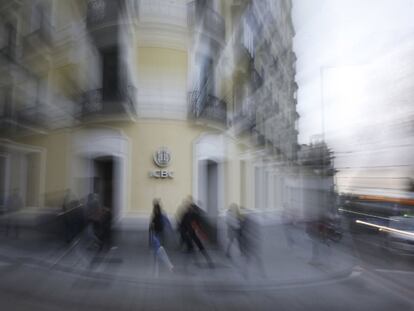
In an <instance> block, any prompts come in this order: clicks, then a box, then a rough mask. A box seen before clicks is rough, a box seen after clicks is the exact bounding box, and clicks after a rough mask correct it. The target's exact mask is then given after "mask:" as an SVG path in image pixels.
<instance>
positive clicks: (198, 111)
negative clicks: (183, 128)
mask: <svg viewBox="0 0 414 311" xmlns="http://www.w3.org/2000/svg"><path fill="white" fill-rule="evenodd" d="M188 103H189V115H190V117H191V118H193V119H196V120H206V121H212V122H215V123H219V124H222V125H227V105H226V102H225V101H223V100H221V99H219V98H217V97H216V96H213V95H211V94H208V93H207V92H205V91H193V92H190V93H189V94H188Z"/></svg>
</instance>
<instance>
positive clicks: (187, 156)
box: [120, 120, 208, 213]
mask: <svg viewBox="0 0 414 311" xmlns="http://www.w3.org/2000/svg"><path fill="white" fill-rule="evenodd" d="M120 128H121V129H122V130H123V132H124V133H125V135H126V136H127V137H128V138H129V141H130V144H131V146H130V147H131V148H130V168H131V169H130V174H131V176H130V184H129V188H130V201H129V206H127V208H126V211H127V212H139V213H141V212H142V213H148V212H149V211H150V210H151V206H152V200H153V199H154V198H161V200H162V202H163V206H164V208H165V210H166V211H167V212H169V213H174V212H175V210H176V208H177V207H178V205H179V204H180V203H181V202H182V200H183V199H184V198H185V197H186V196H187V195H190V194H192V192H193V189H192V181H193V175H192V174H193V142H194V140H195V139H197V137H199V135H201V133H203V132H205V131H206V130H208V129H206V128H203V127H199V126H194V125H191V124H190V123H188V122H186V121H166V120H139V121H138V122H136V123H133V124H130V125H127V126H125V125H123V126H121V127H120ZM161 146H165V147H167V148H168V149H169V150H170V151H171V155H172V160H171V164H170V165H169V166H168V168H166V169H168V170H171V171H173V172H174V178H173V179H156V178H153V177H149V172H150V171H151V170H156V169H159V168H158V167H157V166H156V164H155V163H154V161H153V154H154V152H155V151H156V150H157V149H158V148H159V147H161Z"/></svg>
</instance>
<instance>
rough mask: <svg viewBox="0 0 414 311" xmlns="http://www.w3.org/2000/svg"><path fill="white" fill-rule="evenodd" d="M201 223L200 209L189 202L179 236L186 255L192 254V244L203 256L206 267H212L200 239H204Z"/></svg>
mask: <svg viewBox="0 0 414 311" xmlns="http://www.w3.org/2000/svg"><path fill="white" fill-rule="evenodd" d="M203 223H204V221H203V219H202V215H201V212H200V208H199V207H198V206H197V205H196V204H195V203H194V202H193V201H192V200H189V201H188V206H187V210H186V212H185V213H184V215H183V218H182V220H181V223H180V231H181V236H182V238H183V240H184V243H185V245H186V248H187V252H188V253H194V245H193V243H194V244H195V245H196V246H197V248H198V249H199V251H200V252H201V253H202V254H203V256H204V258H205V259H206V261H207V263H208V265H209V266H210V267H213V266H214V265H213V262H212V260H211V258H210V256H209V254H208V253H207V251H206V249H205V247H204V245H203V243H202V242H201V239H200V237H202V236H204V237H205V233H204V231H203Z"/></svg>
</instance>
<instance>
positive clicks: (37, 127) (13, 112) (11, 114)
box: [0, 102, 48, 135]
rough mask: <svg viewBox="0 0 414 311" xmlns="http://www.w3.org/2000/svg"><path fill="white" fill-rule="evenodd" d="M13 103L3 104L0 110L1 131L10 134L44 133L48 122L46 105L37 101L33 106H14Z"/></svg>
mask: <svg viewBox="0 0 414 311" xmlns="http://www.w3.org/2000/svg"><path fill="white" fill-rule="evenodd" d="M13 106H14V105H13V104H11V103H6V104H3V106H2V109H1V110H0V132H2V133H4V134H6V135H9V134H19V133H21V134H22V133H27V132H31V133H42V132H43V131H44V130H45V129H46V124H47V122H48V118H47V114H46V113H45V109H44V108H45V106H44V104H43V103H41V102H36V103H35V105H33V106H27V107H21V108H18V107H13Z"/></svg>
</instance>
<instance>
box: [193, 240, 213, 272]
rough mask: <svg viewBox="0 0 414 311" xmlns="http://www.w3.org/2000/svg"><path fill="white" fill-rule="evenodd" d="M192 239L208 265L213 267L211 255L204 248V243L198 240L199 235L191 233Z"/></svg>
mask: <svg viewBox="0 0 414 311" xmlns="http://www.w3.org/2000/svg"><path fill="white" fill-rule="evenodd" d="M191 239H192V240H193V241H194V243H195V244H196V245H197V247H198V249H199V250H200V252H201V253H202V254H203V256H204V258H205V259H206V261H207V263H208V265H209V266H210V267H213V266H214V265H213V262H212V260H211V258H210V256H209V254H208V253H207V251H206V249H205V248H204V245H203V243H202V242H201V240H200V239H199V238H198V236H197V234H196V233H195V232H192V233H191Z"/></svg>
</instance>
